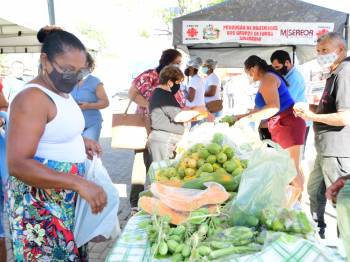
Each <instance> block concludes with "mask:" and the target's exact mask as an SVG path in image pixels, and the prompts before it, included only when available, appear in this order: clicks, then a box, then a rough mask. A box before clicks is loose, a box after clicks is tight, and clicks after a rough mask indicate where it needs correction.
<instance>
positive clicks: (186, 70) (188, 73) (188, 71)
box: [184, 68, 190, 76]
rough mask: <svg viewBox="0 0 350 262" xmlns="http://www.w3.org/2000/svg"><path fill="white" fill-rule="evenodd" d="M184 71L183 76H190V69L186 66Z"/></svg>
mask: <svg viewBox="0 0 350 262" xmlns="http://www.w3.org/2000/svg"><path fill="white" fill-rule="evenodd" d="M184 73H185V76H190V69H189V68H186V69H185V72H184Z"/></svg>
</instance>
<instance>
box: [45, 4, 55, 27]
mask: <svg viewBox="0 0 350 262" xmlns="http://www.w3.org/2000/svg"><path fill="white" fill-rule="evenodd" d="M47 8H48V11H49V20H50V25H54V24H55V23H56V21H55V20H56V19H55V6H54V0H47Z"/></svg>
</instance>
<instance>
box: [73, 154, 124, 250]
mask: <svg viewBox="0 0 350 262" xmlns="http://www.w3.org/2000/svg"><path fill="white" fill-rule="evenodd" d="M86 170H88V172H87V174H86V179H87V180H89V181H92V182H94V183H96V184H97V185H99V186H101V187H103V189H104V191H105V192H106V194H107V201H108V202H107V205H106V207H105V208H104V209H103V210H102V212H101V213H99V214H93V213H92V212H91V207H90V205H89V203H88V202H86V200H85V199H83V198H81V197H80V196H78V201H77V205H76V208H75V226H74V238H75V242H76V244H77V246H78V247H81V246H82V245H84V244H85V243H87V242H88V241H90V240H92V239H93V238H95V237H99V236H102V237H104V238H105V239H108V238H110V237H114V236H116V235H117V234H119V233H120V227H119V220H118V208H119V194H118V190H117V189H116V188H115V186H114V185H113V183H112V180H111V178H110V177H109V175H108V173H107V170H106V169H105V168H104V166H103V165H102V161H101V159H100V158H98V157H97V156H94V158H93V160H92V161H87V162H86Z"/></svg>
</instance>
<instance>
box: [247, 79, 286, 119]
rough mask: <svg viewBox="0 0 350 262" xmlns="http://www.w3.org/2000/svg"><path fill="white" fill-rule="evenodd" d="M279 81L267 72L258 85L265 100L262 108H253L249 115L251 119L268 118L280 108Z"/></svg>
mask: <svg viewBox="0 0 350 262" xmlns="http://www.w3.org/2000/svg"><path fill="white" fill-rule="evenodd" d="M278 86H279V81H278V80H277V79H276V78H275V77H274V76H272V75H270V74H267V75H266V76H265V78H264V79H263V81H262V82H261V85H260V89H259V91H260V93H261V95H262V96H263V98H264V100H265V104H266V105H265V106H264V108H262V109H260V110H255V111H254V112H253V113H251V114H250V115H249V118H250V120H251V121H260V120H263V119H268V118H270V117H272V116H274V115H275V114H277V113H278V111H279V110H280V99H279V95H278Z"/></svg>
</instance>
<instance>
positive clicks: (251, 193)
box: [230, 142, 297, 215]
mask: <svg viewBox="0 0 350 262" xmlns="http://www.w3.org/2000/svg"><path fill="white" fill-rule="evenodd" d="M268 145H272V147H268ZM296 175H297V172H296V169H295V166H294V164H293V162H292V160H291V158H290V156H289V153H288V152H287V151H285V150H283V149H282V148H281V147H280V146H279V145H277V144H275V143H273V142H268V143H264V144H263V145H262V146H261V147H260V148H259V149H256V150H255V151H254V152H253V154H252V155H251V159H250V160H249V165H248V168H247V169H246V170H245V171H244V172H243V174H242V179H241V183H240V186H239V190H238V195H237V197H236V199H235V201H233V202H232V206H231V210H230V212H231V213H234V212H243V213H246V214H249V215H258V214H259V213H260V211H261V210H262V209H264V208H267V207H282V206H283V204H284V203H285V202H286V192H287V187H288V185H289V183H290V182H291V181H292V180H293V178H294V177H295V176H296Z"/></svg>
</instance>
